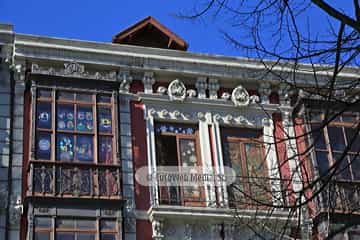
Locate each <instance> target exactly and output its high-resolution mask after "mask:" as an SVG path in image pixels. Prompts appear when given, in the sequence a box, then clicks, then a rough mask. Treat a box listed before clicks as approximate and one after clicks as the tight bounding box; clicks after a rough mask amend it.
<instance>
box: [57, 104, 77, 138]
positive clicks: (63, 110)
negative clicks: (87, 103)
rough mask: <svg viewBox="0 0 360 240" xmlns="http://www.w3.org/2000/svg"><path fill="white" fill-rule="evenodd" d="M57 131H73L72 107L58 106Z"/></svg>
mask: <svg viewBox="0 0 360 240" xmlns="http://www.w3.org/2000/svg"><path fill="white" fill-rule="evenodd" d="M57 129H59V130H71V131H72V130H74V107H73V106H72V105H63V104H59V105H58V109H57Z"/></svg>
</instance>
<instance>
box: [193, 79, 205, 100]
mask: <svg viewBox="0 0 360 240" xmlns="http://www.w3.org/2000/svg"><path fill="white" fill-rule="evenodd" d="M207 86H208V85H207V82H206V77H198V78H197V80H196V83H195V87H196V90H197V92H198V98H206V89H207Z"/></svg>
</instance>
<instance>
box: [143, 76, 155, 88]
mask: <svg viewBox="0 0 360 240" xmlns="http://www.w3.org/2000/svg"><path fill="white" fill-rule="evenodd" d="M142 82H143V84H144V92H145V93H153V84H154V83H155V77H154V72H145V73H144V77H143V79H142Z"/></svg>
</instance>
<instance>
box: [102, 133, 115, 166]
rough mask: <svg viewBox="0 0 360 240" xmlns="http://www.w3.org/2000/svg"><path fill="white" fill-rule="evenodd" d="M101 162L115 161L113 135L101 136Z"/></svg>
mask: <svg viewBox="0 0 360 240" xmlns="http://www.w3.org/2000/svg"><path fill="white" fill-rule="evenodd" d="M99 162H100V163H113V144H112V137H103V136H100V137H99Z"/></svg>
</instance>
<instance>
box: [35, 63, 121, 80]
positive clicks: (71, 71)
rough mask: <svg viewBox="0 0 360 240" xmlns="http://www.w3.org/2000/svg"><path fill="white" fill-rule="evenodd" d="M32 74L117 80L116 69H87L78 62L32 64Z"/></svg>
mask: <svg viewBox="0 0 360 240" xmlns="http://www.w3.org/2000/svg"><path fill="white" fill-rule="evenodd" d="M31 73H32V74H42V75H51V76H60V77H72V78H86V79H94V80H105V81H116V79H117V74H116V71H86V70H85V66H84V65H81V64H79V63H77V62H70V63H64V68H59V67H49V66H40V65H39V64H36V63H33V64H32V65H31Z"/></svg>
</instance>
